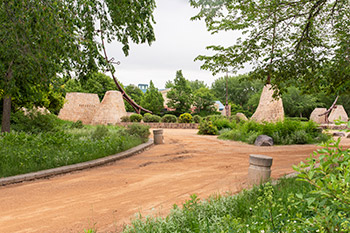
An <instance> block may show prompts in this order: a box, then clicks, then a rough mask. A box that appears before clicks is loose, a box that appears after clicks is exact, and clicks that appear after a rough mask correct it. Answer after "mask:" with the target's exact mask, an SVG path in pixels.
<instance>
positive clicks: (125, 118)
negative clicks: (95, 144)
mask: <svg viewBox="0 0 350 233" xmlns="http://www.w3.org/2000/svg"><path fill="white" fill-rule="evenodd" d="M120 121H121V122H130V117H129V116H122V117H121V118H120Z"/></svg>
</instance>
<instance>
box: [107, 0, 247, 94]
mask: <svg viewBox="0 0 350 233" xmlns="http://www.w3.org/2000/svg"><path fill="white" fill-rule="evenodd" d="M156 4H157V8H156V10H155V12H154V18H155V21H156V24H155V25H154V30H155V35H156V41H155V42H153V43H152V45H151V46H149V45H148V44H144V45H134V44H132V45H131V46H130V54H129V56H128V57H125V56H124V55H123V53H122V51H121V45H120V44H119V43H118V42H113V43H112V44H110V45H109V46H108V47H107V48H108V55H109V57H114V58H115V59H116V60H117V61H120V65H118V66H116V73H115V74H116V77H117V78H118V79H119V81H120V82H121V83H123V84H124V85H129V84H135V85H137V84H139V83H149V81H150V80H152V81H153V83H154V84H155V86H156V87H157V88H159V89H161V88H164V86H165V82H166V81H167V80H173V79H174V78H175V74H176V71H177V70H182V72H183V75H184V77H185V78H186V79H189V80H196V79H198V80H202V81H204V82H205V83H207V84H208V85H211V83H212V82H213V81H214V80H215V79H216V78H218V77H220V75H219V76H216V77H213V76H212V75H211V73H210V72H209V71H205V70H201V69H200V66H201V64H202V62H200V61H196V62H194V59H195V58H196V57H197V56H198V55H204V54H210V51H207V50H206V49H205V47H206V46H208V45H213V44H215V45H217V44H220V45H230V44H233V43H234V41H235V40H236V38H237V36H236V35H235V34H233V33H232V32H231V33H220V34H215V35H211V34H210V33H209V32H207V30H206V27H205V23H204V22H203V21H198V20H197V21H191V20H190V18H191V17H192V16H194V15H196V13H197V12H198V9H193V8H192V7H191V6H190V4H189V3H188V1H187V0H156ZM242 72H244V71H242ZM242 72H240V73H242Z"/></svg>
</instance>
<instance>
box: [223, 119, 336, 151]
mask: <svg viewBox="0 0 350 233" xmlns="http://www.w3.org/2000/svg"><path fill="white" fill-rule="evenodd" d="M261 134H265V135H268V136H270V137H272V138H273V140H274V144H277V145H290V144H313V143H319V142H324V141H327V140H328V139H330V137H329V136H328V135H325V134H323V133H322V130H321V129H319V128H318V126H317V124H316V123H314V122H312V121H309V122H301V121H295V120H284V121H282V122H277V123H263V124H260V123H257V122H254V121H246V122H240V123H238V124H236V125H235V127H233V128H232V130H230V131H225V132H224V133H222V134H221V135H220V136H219V138H220V139H228V140H235V141H242V142H246V143H249V144H253V143H254V141H255V139H256V138H257V136H259V135H261Z"/></svg>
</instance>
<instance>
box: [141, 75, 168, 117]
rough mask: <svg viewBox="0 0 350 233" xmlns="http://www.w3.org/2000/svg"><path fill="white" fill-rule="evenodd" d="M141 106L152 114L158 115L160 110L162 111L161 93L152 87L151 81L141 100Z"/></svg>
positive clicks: (162, 100)
mask: <svg viewBox="0 0 350 233" xmlns="http://www.w3.org/2000/svg"><path fill="white" fill-rule="evenodd" d="M141 105H142V106H143V107H144V108H147V109H148V110H151V111H152V112H153V113H154V114H158V115H159V114H160V112H161V110H163V109H164V99H163V96H162V93H160V92H159V91H158V89H157V88H155V87H154V84H153V82H152V80H151V81H150V83H149V88H148V89H147V91H146V93H145V95H144V96H143V98H142V100H141Z"/></svg>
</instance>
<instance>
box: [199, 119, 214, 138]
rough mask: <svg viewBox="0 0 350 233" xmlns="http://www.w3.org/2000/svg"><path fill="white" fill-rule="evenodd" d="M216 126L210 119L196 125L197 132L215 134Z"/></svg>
mask: <svg viewBox="0 0 350 233" xmlns="http://www.w3.org/2000/svg"><path fill="white" fill-rule="evenodd" d="M218 132H219V131H218V128H217V127H216V126H215V125H213V122H211V121H202V122H201V123H200V124H199V127H198V134H205V135H217V134H218Z"/></svg>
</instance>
